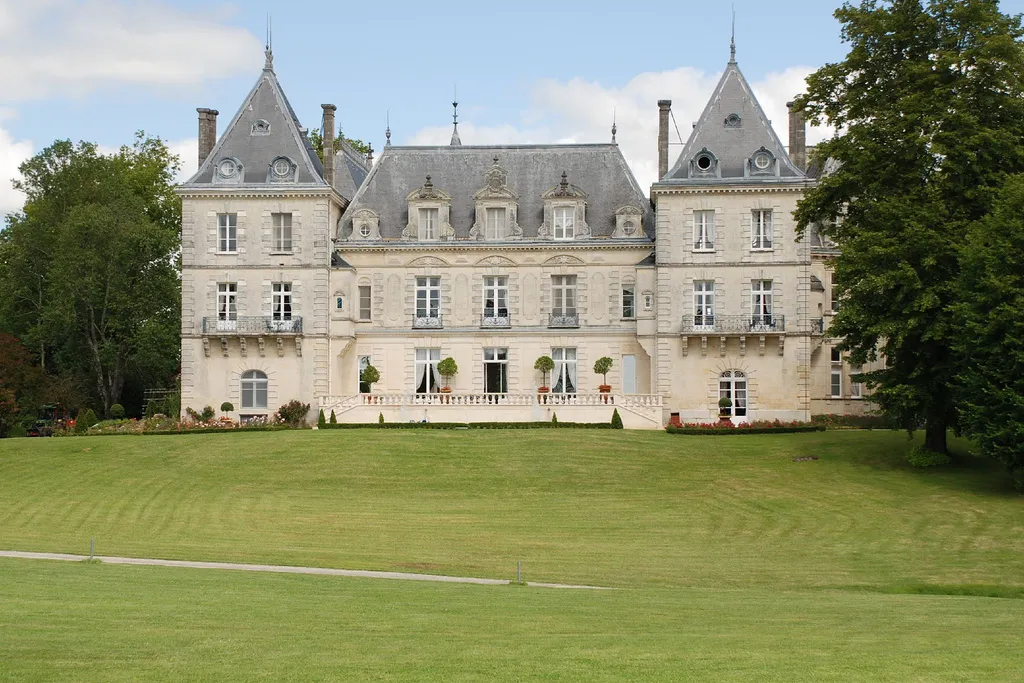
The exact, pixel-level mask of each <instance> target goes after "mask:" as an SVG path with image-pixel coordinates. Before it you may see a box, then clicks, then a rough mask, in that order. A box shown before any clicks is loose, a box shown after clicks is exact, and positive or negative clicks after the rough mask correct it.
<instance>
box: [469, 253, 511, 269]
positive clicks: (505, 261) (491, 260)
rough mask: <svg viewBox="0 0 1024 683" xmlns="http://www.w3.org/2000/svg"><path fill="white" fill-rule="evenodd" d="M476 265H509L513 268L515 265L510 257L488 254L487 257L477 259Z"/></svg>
mask: <svg viewBox="0 0 1024 683" xmlns="http://www.w3.org/2000/svg"><path fill="white" fill-rule="evenodd" d="M476 265H478V266H507V267H510V268H514V267H515V266H516V262H515V261H513V260H512V259H510V258H505V257H504V256H488V257H487V258H482V259H480V260H479V261H477V262H476Z"/></svg>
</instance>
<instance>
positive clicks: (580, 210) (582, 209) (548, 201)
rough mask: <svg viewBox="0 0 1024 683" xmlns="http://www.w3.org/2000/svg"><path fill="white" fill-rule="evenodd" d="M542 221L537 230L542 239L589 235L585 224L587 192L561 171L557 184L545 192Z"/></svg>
mask: <svg viewBox="0 0 1024 683" xmlns="http://www.w3.org/2000/svg"><path fill="white" fill-rule="evenodd" d="M541 197H542V198H543V199H544V223H543V224H542V225H541V226H540V229H539V230H538V231H537V236H538V237H540V238H542V239H553V240H579V239H586V238H588V237H590V226H589V225H587V193H586V192H584V191H583V190H581V189H580V188H578V187H576V186H575V185H573V184H572V183H570V182H569V175H568V174H567V173H566V172H565V171H562V179H561V180H560V181H559V183H558V185H555V186H554V187H553V188H551V189H550V190H548V191H547V192H545V193H544V194H543V195H542V196H541Z"/></svg>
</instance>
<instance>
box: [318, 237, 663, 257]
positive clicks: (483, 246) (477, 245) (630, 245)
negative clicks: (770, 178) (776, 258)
mask: <svg viewBox="0 0 1024 683" xmlns="http://www.w3.org/2000/svg"><path fill="white" fill-rule="evenodd" d="M615 249H631V250H652V249H654V242H653V241H651V240H618V239H616V240H587V241H585V242H582V241H581V242H556V241H554V240H546V241H542V242H512V243H510V242H505V243H501V244H498V243H495V242H477V241H469V240H466V241H461V240H460V241H457V242H430V243H409V242H376V243H373V244H367V243H359V242H348V241H339V242H335V245H334V250H335V251H337V252H339V253H341V254H344V253H346V252H378V251H379V252H395V251H402V252H420V251H426V252H434V253H439V252H446V251H489V252H498V253H501V252H506V251H593V250H596V251H610V250H615Z"/></svg>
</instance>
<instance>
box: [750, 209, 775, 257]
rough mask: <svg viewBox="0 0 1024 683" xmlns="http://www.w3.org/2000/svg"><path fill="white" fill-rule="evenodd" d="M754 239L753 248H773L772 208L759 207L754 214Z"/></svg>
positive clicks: (751, 246)
mask: <svg viewBox="0 0 1024 683" xmlns="http://www.w3.org/2000/svg"><path fill="white" fill-rule="evenodd" d="M753 233H754V235H753V237H754V238H753V240H752V242H751V245H750V248H751V249H771V248H772V210H771V209H757V210H756V211H754V215H753Z"/></svg>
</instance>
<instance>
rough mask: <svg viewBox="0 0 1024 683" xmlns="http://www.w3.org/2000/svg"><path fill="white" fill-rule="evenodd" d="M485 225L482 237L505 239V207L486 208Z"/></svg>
mask: <svg viewBox="0 0 1024 683" xmlns="http://www.w3.org/2000/svg"><path fill="white" fill-rule="evenodd" d="M486 213H487V215H486V216H485V218H486V221H487V223H486V226H485V227H484V237H485V238H487V239H489V240H503V239H505V235H506V234H507V233H506V230H505V209H503V208H488V209H487V210H486Z"/></svg>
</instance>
